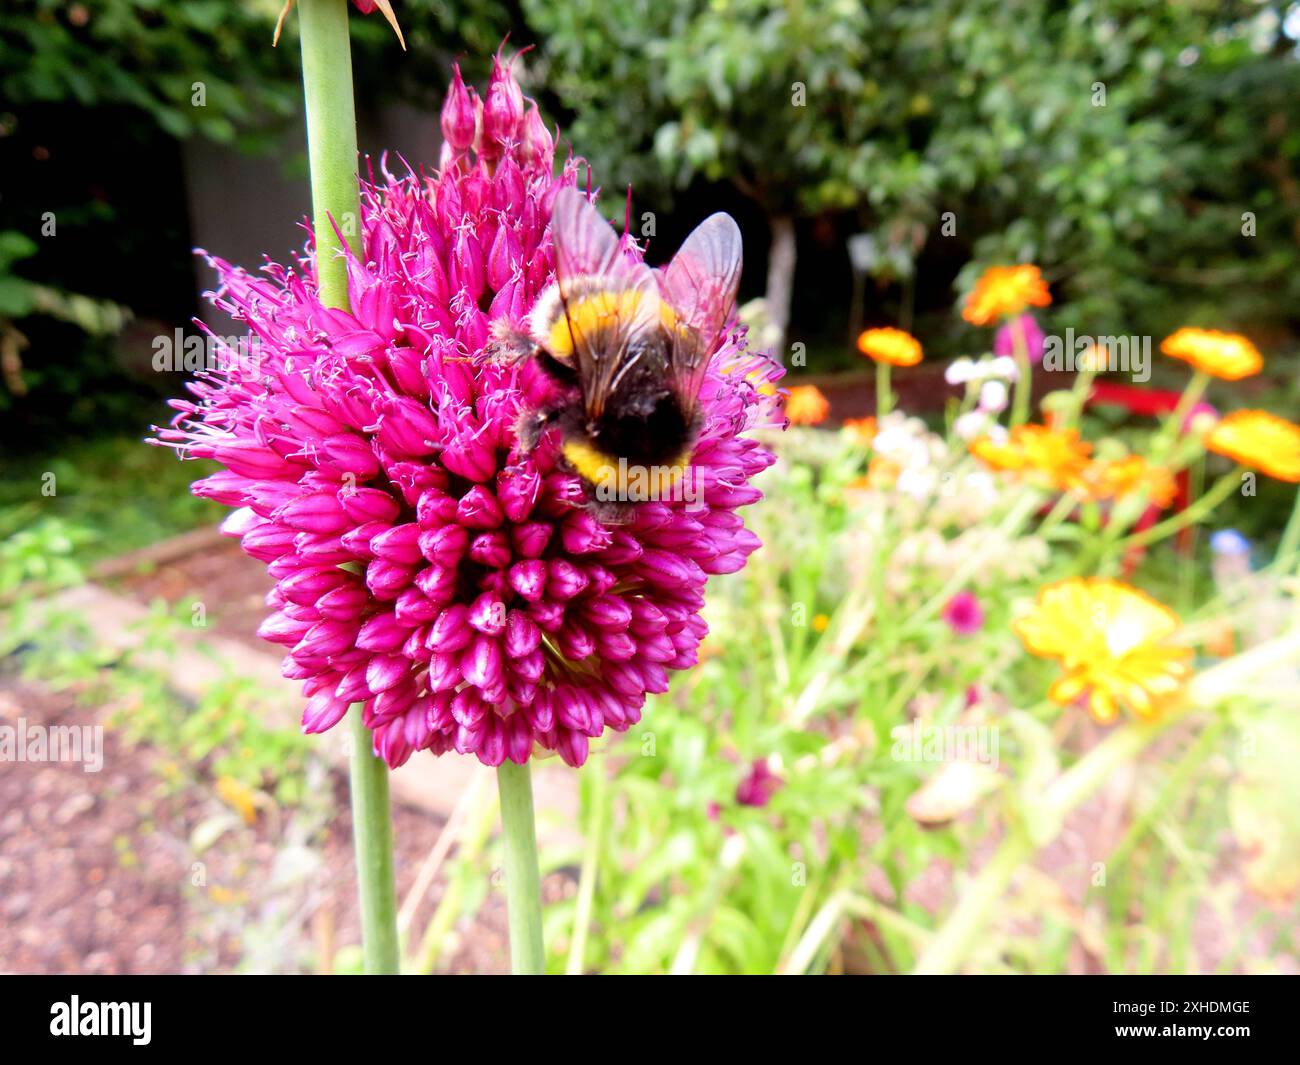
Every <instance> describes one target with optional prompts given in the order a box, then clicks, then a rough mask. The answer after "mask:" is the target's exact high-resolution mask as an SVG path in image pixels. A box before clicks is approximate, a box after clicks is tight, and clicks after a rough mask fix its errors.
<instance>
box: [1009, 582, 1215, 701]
mask: <svg viewBox="0 0 1300 1065" xmlns="http://www.w3.org/2000/svg"><path fill="white" fill-rule="evenodd" d="M1012 627H1013V628H1014V629H1015V631H1016V635H1018V636H1019V637H1020V639H1021V641H1022V642H1023V643H1024V645H1025V648H1026V650H1028V651H1029V653H1030V654H1034V655H1037V656H1039V657H1040V658H1055V659H1058V660H1059V661H1060V663H1061V668H1062V670H1063V672H1062V674H1061V676H1060V678H1059V679H1057V680H1056V682H1055V683H1053V685H1052V687H1051V689H1050V690H1049V691H1048V693H1047V694H1048V698H1050V699H1051V700H1052V701H1053V702H1055V703H1059V704H1061V705H1062V706H1067V705H1069V704H1070V703H1072V702H1074V700H1075V699H1077V698H1078V697H1079V696H1080V695H1082V694H1083V693H1084V692H1087V693H1088V712H1089V713H1090V714H1091V715H1092V716H1093V717H1094V718H1095V719H1096V720H1097V721H1099V722H1101V723H1102V724H1103V725H1105V724H1109V723H1110V722H1112V721H1114V720H1115V718H1116V717H1118V716H1119V711H1120V708H1121V707H1124V708H1127V709H1129V710H1131V711H1132V712H1133V713H1135V714H1137V715H1138V717H1142V718H1152V717H1155V716H1157V715H1158V714H1159V712H1160V711H1161V709H1163V707H1164V706H1165V705H1166V704H1167V703H1168V702H1170V701H1171V700H1173V699H1174V698H1175V697H1177V695H1178V694H1179V692H1181V691H1182V689H1183V686H1184V685H1185V684H1186V683H1187V680H1188V678H1190V677H1191V674H1192V670H1191V666H1190V665H1189V664H1188V659H1189V658H1191V655H1192V652H1191V649H1190V648H1188V647H1180V646H1177V645H1174V644H1171V643H1170V642H1169V638H1170V637H1171V636H1173V634H1174V633H1175V632H1177V631H1178V616H1177V615H1176V614H1174V612H1173V611H1172V610H1170V609H1169V608H1168V607H1166V606H1164V605H1163V604H1161V603H1158V602H1156V600H1154V599H1152V598H1151V597H1150V596H1149V595H1147V594H1146V593H1144V592H1140V591H1138V590H1137V589H1136V588H1133V587H1131V586H1130V585H1127V584H1124V583H1123V582H1122V581H1115V580H1108V579H1106V578H1104V577H1071V578H1069V579H1067V580H1063V581H1057V582H1056V583H1055V584H1049V585H1047V586H1046V587H1044V588H1041V589H1040V590H1039V592H1038V600H1037V602H1036V603H1035V604H1034V607H1033V609H1032V610H1031V611H1030V612H1029V613H1028V614H1026V615H1025V616H1023V617H1021V618H1019V619H1018V620H1016V621H1015V622H1013V623H1012Z"/></svg>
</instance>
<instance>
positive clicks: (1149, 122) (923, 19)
mask: <svg viewBox="0 0 1300 1065" xmlns="http://www.w3.org/2000/svg"><path fill="white" fill-rule="evenodd" d="M524 6H525V10H526V11H527V12H528V14H529V17H530V20H531V21H532V23H533V24H534V25H535V27H536V28H537V29H538V30H539V32H540V34H541V36H542V39H543V46H542V51H543V56H544V58H545V61H546V67H545V70H544V75H545V77H546V78H547V79H548V81H549V83H550V84H551V85H552V86H553V87H554V88H555V91H556V93H557V95H558V96H559V98H560V99H561V100H562V101H563V103H564V104H566V105H567V106H568V107H570V108H572V109H573V110H574V111H575V112H576V114H577V119H576V121H575V122H574V123H573V125H572V126H571V128H570V130H569V132H570V134H571V136H572V139H573V142H574V143H575V144H576V145H579V146H581V149H582V151H583V152H584V153H586V154H588V155H589V156H590V157H591V158H592V159H593V161H594V162H595V163H596V165H597V173H598V174H599V175H600V177H601V179H602V181H603V183H605V184H606V185H607V186H612V187H619V186H621V185H622V183H624V182H626V181H633V182H635V183H637V184H638V186H639V187H642V188H645V187H646V186H650V191H653V192H655V193H656V194H660V195H662V194H663V192H664V191H666V190H668V189H671V188H674V187H675V188H684V187H686V186H687V185H689V184H690V183H691V182H693V181H694V180H696V179H697V178H700V179H705V180H709V181H730V182H732V183H734V184H735V185H736V186H738V187H739V188H740V189H741V190H743V191H744V192H745V193H746V194H747V195H749V196H751V197H752V198H753V199H755V200H756V201H757V202H758V203H759V204H761V205H762V206H763V208H764V209H765V210H766V211H768V212H769V213H778V212H786V211H790V210H795V211H798V212H799V213H802V214H806V215H813V216H816V215H824V214H826V213H827V212H848V213H850V214H851V215H853V216H856V224H857V225H858V226H860V227H865V228H866V229H867V230H868V231H869V232H871V233H873V234H874V235H875V236H876V238H877V242H878V246H879V247H880V248H881V249H882V254H881V255H880V261H881V267H880V272H879V273H878V275H877V276H878V277H879V278H880V279H881V280H894V279H896V278H897V277H898V276H899V275H900V274H901V275H903V276H906V274H907V273H910V272H911V270H912V269H914V268H915V265H916V263H917V260H918V259H920V258H922V257H923V256H930V257H932V258H933V259H934V260H936V261H942V262H944V263H945V266H944V267H943V269H947V266H946V263H947V262H950V261H952V260H953V259H954V258H957V257H961V256H962V255H963V254H964V253H965V252H966V251H968V250H973V252H974V259H975V261H974V262H972V263H971V264H970V265H969V266H968V267H967V269H966V270H965V271H963V273H962V276H961V278H960V279H959V287H960V286H964V285H965V284H967V283H969V281H971V280H972V279H973V275H974V273H975V272H976V271H978V270H979V269H980V268H981V267H982V266H983V265H985V264H988V263H990V262H997V261H1034V262H1038V263H1040V264H1041V265H1043V266H1044V267H1045V269H1046V270H1047V271H1048V273H1049V276H1050V277H1051V279H1052V281H1053V282H1054V283H1055V284H1056V286H1057V290H1058V291H1057V296H1058V302H1063V303H1064V304H1065V306H1064V308H1062V309H1061V311H1060V313H1061V316H1062V318H1063V319H1064V320H1066V321H1071V322H1075V323H1087V328H1088V329H1090V330H1093V331H1095V332H1104V331H1116V332H1118V331H1120V328H1121V327H1122V329H1123V331H1124V332H1142V333H1152V334H1156V335H1160V334H1162V333H1163V332H1167V331H1169V330H1170V329H1171V328H1172V327H1173V326H1175V325H1177V324H1181V318H1182V317H1183V316H1184V315H1191V316H1193V317H1197V318H1202V319H1204V320H1206V321H1208V322H1210V323H1213V324H1218V325H1223V326H1228V325H1238V326H1244V325H1255V324H1257V323H1258V322H1259V320H1260V319H1261V318H1267V319H1268V320H1270V321H1271V322H1272V323H1274V324H1281V323H1283V322H1285V321H1286V316H1287V315H1288V313H1289V308H1290V307H1292V306H1294V304H1295V302H1296V298H1297V296H1300V288H1297V286H1300V270H1297V265H1300V262H1298V258H1300V255H1298V252H1297V248H1296V240H1295V233H1294V227H1293V220H1294V217H1295V213H1296V203H1295V199H1296V195H1297V194H1296V192H1295V179H1294V170H1295V168H1296V166H1297V165H1298V164H1300V137H1297V134H1296V132H1295V130H1296V120H1297V110H1296V100H1297V99H1300V91H1298V90H1300V64H1298V63H1297V62H1296V58H1295V54H1294V50H1293V48H1292V44H1291V42H1290V41H1288V40H1287V39H1286V38H1284V37H1282V36H1281V34H1280V30H1279V17H1278V12H1277V10H1276V9H1274V8H1273V7H1271V6H1261V5H1259V4H1253V3H1242V2H1238V3H1230V4H1219V3H1189V4H1164V3H1153V2H1150V0H1124V2H1101V0H1098V2H1087V3H1077V4H1057V3H1051V2H1048V0H1031V2H1027V3H1018V4H1006V3H1004V2H1000V0H935V2H933V3H927V4H915V3H908V2H903V0H893V2H887V3H873V4H871V5H865V4H859V3H857V2H856V0H837V2H831V3H821V4H810V3H801V2H795V0H722V2H710V3H703V2H700V0H665V2H656V3H635V4H630V5H622V4H619V5H611V4H605V3H598V2H595V0H578V2H575V3H564V4H558V3H551V2H549V0H525V5H524ZM611 42H617V45H616V46H614V45H611ZM801 91H802V92H803V93H804V94H805V97H804V105H803V106H799V102H800V101H799V97H798V95H797V94H798V93H800V92H801ZM1247 211H1249V212H1253V213H1254V215H1255V219H1254V226H1255V235H1254V236H1244V235H1243V226H1244V225H1245V221H1244V219H1243V212H1247ZM949 212H951V222H952V224H953V226H954V227H955V229H951V230H949V231H947V232H945V231H944V228H943V223H944V220H945V216H946V215H947V214H948V213H949ZM949 249H951V250H949ZM1171 283H1172V285H1173V286H1174V291H1173V298H1172V299H1170V298H1169V293H1168V292H1167V291H1166V292H1164V293H1162V294H1161V298H1160V299H1158V300H1157V299H1156V298H1155V297H1156V290H1157V286H1169V285H1170V284H1171Z"/></svg>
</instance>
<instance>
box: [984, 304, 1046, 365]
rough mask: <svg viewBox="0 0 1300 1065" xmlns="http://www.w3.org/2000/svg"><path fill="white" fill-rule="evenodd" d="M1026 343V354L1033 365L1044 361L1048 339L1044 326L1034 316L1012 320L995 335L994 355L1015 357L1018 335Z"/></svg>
mask: <svg viewBox="0 0 1300 1065" xmlns="http://www.w3.org/2000/svg"><path fill="white" fill-rule="evenodd" d="M1017 333H1019V334H1020V336H1021V338H1022V339H1023V341H1024V345H1025V352H1026V354H1027V355H1028V356H1029V361H1030V362H1031V363H1039V362H1042V360H1043V343H1044V340H1045V339H1046V338H1045V336H1044V334H1043V329H1042V326H1040V325H1039V324H1038V320H1037V319H1036V318H1035V317H1034V316H1033V315H1032V314H1022V315H1019V316H1017V317H1015V318H1012V319H1011V320H1010V321H1009V322H1007V324H1006V325H1004V326H1002V327H1001V328H999V329H998V331H997V332H996V333H994V334H993V354H994V355H1014V354H1015V353H1016V334H1017Z"/></svg>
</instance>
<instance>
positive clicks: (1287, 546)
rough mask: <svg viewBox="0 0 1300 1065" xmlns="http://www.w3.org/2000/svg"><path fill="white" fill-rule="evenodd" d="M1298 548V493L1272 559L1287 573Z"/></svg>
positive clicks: (1299, 518)
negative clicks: (1278, 562) (1280, 564)
mask: <svg viewBox="0 0 1300 1065" xmlns="http://www.w3.org/2000/svg"><path fill="white" fill-rule="evenodd" d="M1297 548H1300V492H1297V493H1296V497H1295V505H1294V506H1293V507H1292V508H1291V518H1290V520H1288V521H1287V523H1286V529H1285V530H1284V531H1283V532H1282V539H1281V540H1280V541H1279V542H1278V545H1277V554H1276V555H1274V556H1273V557H1274V558H1276V559H1277V560H1278V561H1280V562H1281V563H1282V565H1283V567H1285V568H1286V569H1287V570H1288V571H1289V570H1290V569H1291V566H1292V563H1293V562H1294V559H1293V557H1292V556H1294V555H1295V553H1296V549H1297Z"/></svg>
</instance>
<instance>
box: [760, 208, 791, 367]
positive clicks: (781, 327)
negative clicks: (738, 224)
mask: <svg viewBox="0 0 1300 1065" xmlns="http://www.w3.org/2000/svg"><path fill="white" fill-rule="evenodd" d="M768 221H769V224H770V225H771V227H772V243H771V247H770V249H769V251H768V257H767V314H768V320H769V321H770V322H771V323H772V335H773V336H774V337H775V338H776V342H775V348H774V350H773V351H772V356H773V358H775V359H776V360H777V361H778V362H780V363H781V364H782V365H784V364H785V349H786V344H785V341H786V331H787V330H788V329H789V327H790V297H791V294H792V293H793V291H794V259H795V243H794V217H793V216H792V215H788V214H777V215H772V216H770V218H769V220H768Z"/></svg>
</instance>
